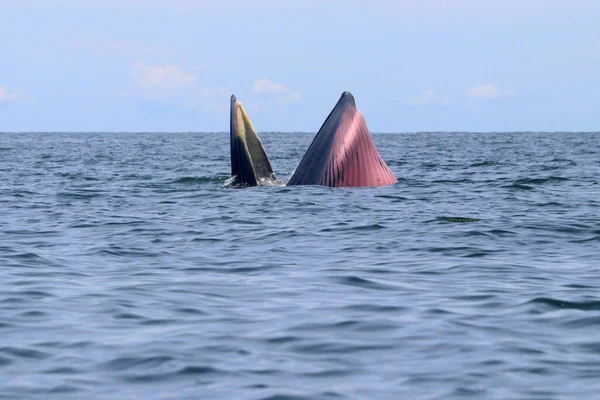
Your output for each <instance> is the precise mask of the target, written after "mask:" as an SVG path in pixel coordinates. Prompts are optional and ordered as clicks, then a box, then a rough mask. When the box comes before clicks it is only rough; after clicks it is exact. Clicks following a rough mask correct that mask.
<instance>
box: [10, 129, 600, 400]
mask: <svg viewBox="0 0 600 400" xmlns="http://www.w3.org/2000/svg"><path fill="white" fill-rule="evenodd" d="M313 136H314V133H263V134H261V138H262V140H263V143H264V145H265V147H266V150H267V152H268V154H269V156H270V158H271V163H272V165H273V168H274V170H275V172H276V173H277V175H278V178H279V179H280V180H281V181H282V182H285V181H287V180H288V179H289V177H290V175H291V174H292V172H293V171H294V168H296V166H297V165H298V163H299V162H300V158H301V157H302V155H303V154H304V152H305V150H306V149H307V147H308V145H309V144H310V142H311V140H312V138H313ZM373 136H374V140H375V143H376V145H377V147H378V149H379V150H380V153H381V155H382V156H383V158H384V159H385V160H386V162H387V163H388V164H389V166H390V168H391V169H392V170H393V171H394V173H395V174H396V176H397V177H398V179H399V183H398V184H397V185H393V186H389V187H383V188H337V189H334V188H326V187H310V186H306V187H286V186H283V185H281V186H277V185H276V186H266V187H253V188H245V189H233V188H230V187H228V186H227V179H228V178H229V174H230V164H229V163H230V160H229V136H228V134H227V133H2V134H0V398H2V399H61V400H62V399H250V400H267V399H269V400H301V399H330V400H338V399H540V400H547V399H598V398H600V133H530V132H525V133H402V134H392V133H389V134H374V135H373Z"/></svg>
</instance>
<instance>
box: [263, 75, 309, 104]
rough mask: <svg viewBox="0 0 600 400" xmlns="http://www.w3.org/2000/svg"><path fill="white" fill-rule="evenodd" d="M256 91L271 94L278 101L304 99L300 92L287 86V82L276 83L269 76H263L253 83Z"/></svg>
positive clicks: (287, 101) (289, 101) (272, 98)
mask: <svg viewBox="0 0 600 400" xmlns="http://www.w3.org/2000/svg"><path fill="white" fill-rule="evenodd" d="M252 91H253V92H254V93H260V94H269V95H271V100H273V101H275V102H277V103H283V104H285V103H293V102H296V101H300V100H302V96H301V95H300V93H298V92H296V91H295V90H292V89H290V88H288V87H287V85H286V84H285V83H274V82H271V81H270V80H269V79H268V78H261V79H259V80H258V81H256V82H254V85H252Z"/></svg>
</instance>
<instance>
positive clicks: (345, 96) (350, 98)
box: [342, 90, 356, 106]
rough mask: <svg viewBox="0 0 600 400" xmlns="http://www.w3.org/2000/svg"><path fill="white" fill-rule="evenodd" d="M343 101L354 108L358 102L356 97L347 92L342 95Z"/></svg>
mask: <svg viewBox="0 0 600 400" xmlns="http://www.w3.org/2000/svg"><path fill="white" fill-rule="evenodd" d="M342 100H345V101H348V102H350V103H351V104H352V105H353V106H356V100H354V96H353V95H352V93H350V92H349V91H347V90H346V91H345V92H344V93H342Z"/></svg>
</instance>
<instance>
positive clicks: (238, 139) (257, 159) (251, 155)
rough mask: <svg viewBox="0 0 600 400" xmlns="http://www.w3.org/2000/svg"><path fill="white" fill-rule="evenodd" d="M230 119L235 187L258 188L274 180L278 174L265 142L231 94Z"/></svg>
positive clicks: (240, 104) (232, 171) (232, 168)
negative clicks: (268, 155) (264, 182)
mask: <svg viewBox="0 0 600 400" xmlns="http://www.w3.org/2000/svg"><path fill="white" fill-rule="evenodd" d="M229 120H230V126H229V135H230V138H229V139H230V145H231V176H232V177H233V181H232V185H233V186H257V185H258V184H259V183H260V182H261V181H264V180H267V181H274V180H275V173H274V172H273V169H272V168H271V162H270V161H269V158H268V157H267V153H266V152H265V149H264V147H263V145H262V142H261V141H260V139H259V137H258V135H257V134H256V131H255V130H254V127H253V126H252V122H251V121H250V117H248V114H246V111H245V110H244V107H243V106H242V103H240V102H239V101H237V99H236V97H235V96H234V95H231V104H230V119H229Z"/></svg>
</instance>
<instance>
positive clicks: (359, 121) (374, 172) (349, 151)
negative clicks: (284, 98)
mask: <svg viewBox="0 0 600 400" xmlns="http://www.w3.org/2000/svg"><path fill="white" fill-rule="evenodd" d="M394 183H398V180H397V179H396V177H395V176H394V174H393V173H392V171H391V170H390V168H389V167H388V166H387V164H386V163H385V161H384V160H383V159H382V158H381V156H380V155H379V152H378V151H377V149H376V148H375V144H374V143H373V139H372V138H371V134H370V133H369V130H368V128H367V124H366V122H365V119H364V117H363V116H362V114H361V113H360V111H358V109H357V108H356V102H355V100H354V96H352V94H351V93H350V92H344V93H342V96H341V97H340V99H339V100H338V102H337V104H336V105H335V107H334V108H333V110H332V111H331V113H330V114H329V116H328V117H327V119H326V120H325V122H324V123H323V125H322V126H321V129H319V132H318V133H317V135H316V136H315V138H314V140H313V142H312V143H311V145H310V147H309V148H308V150H307V151H306V153H305V154H304V157H303V158H302V161H300V165H298V168H297V169H296V171H295V172H294V174H293V175H292V177H291V178H290V180H289V182H288V185H322V186H332V187H342V186H387V185H391V184H394Z"/></svg>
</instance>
